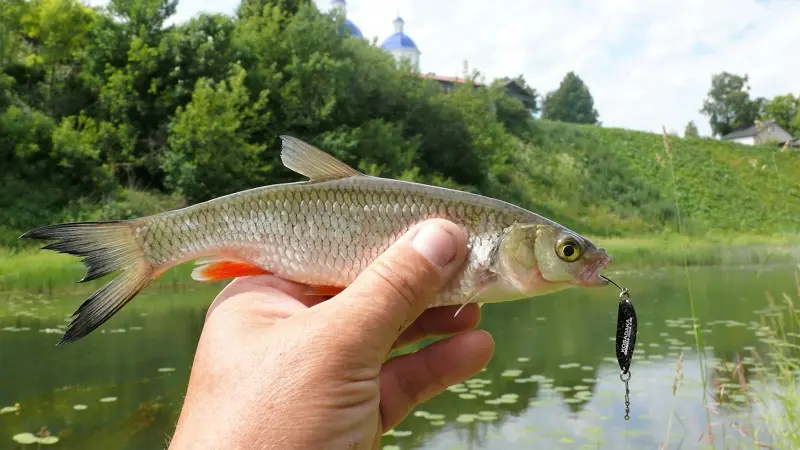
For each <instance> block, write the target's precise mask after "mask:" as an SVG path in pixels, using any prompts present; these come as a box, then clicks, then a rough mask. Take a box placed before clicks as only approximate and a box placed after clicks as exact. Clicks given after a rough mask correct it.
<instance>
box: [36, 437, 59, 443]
mask: <svg viewBox="0 0 800 450" xmlns="http://www.w3.org/2000/svg"><path fill="white" fill-rule="evenodd" d="M38 442H39V444H42V445H53V444H58V436H46V437H43V438H39V439H38Z"/></svg>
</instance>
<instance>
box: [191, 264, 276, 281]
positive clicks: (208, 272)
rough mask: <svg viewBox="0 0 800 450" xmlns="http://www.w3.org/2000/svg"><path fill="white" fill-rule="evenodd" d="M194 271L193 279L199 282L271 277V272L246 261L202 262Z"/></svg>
mask: <svg viewBox="0 0 800 450" xmlns="http://www.w3.org/2000/svg"><path fill="white" fill-rule="evenodd" d="M200 264H202V265H199V266H197V267H195V269H194V270H193V271H192V278H193V279H195V280H197V281H218V280H227V279H229V278H236V277H248V276H251V275H270V274H272V272H270V271H269V270H266V269H263V268H261V267H258V266H256V265H254V264H251V263H248V262H244V261H232V260H222V259H221V260H207V261H205V262H201V263H200Z"/></svg>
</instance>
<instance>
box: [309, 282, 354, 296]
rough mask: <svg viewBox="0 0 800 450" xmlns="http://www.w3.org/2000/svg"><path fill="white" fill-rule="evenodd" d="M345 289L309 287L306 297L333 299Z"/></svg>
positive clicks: (342, 287) (323, 286)
mask: <svg viewBox="0 0 800 450" xmlns="http://www.w3.org/2000/svg"><path fill="white" fill-rule="evenodd" d="M344 289H345V287H344V286H326V285H310V286H308V288H307V289H306V294H307V295H318V296H320V297H333V296H334V295H337V294H339V293H340V292H342V291H343V290H344Z"/></svg>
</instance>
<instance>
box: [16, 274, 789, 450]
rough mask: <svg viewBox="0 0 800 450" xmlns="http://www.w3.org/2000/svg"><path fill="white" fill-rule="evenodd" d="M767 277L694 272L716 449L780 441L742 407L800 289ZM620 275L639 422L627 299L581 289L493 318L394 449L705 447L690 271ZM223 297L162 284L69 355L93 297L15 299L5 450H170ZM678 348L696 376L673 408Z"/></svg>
mask: <svg viewBox="0 0 800 450" xmlns="http://www.w3.org/2000/svg"><path fill="white" fill-rule="evenodd" d="M757 272H758V268H757V267H740V268H697V269H691V271H690V275H691V282H692V291H693V292H694V295H695V301H696V310H697V311H696V312H697V315H698V318H699V324H700V329H701V330H702V332H703V336H704V338H705V344H706V346H707V347H706V351H705V358H706V359H707V362H708V363H709V365H710V366H714V367H716V368H715V369H714V370H711V371H709V373H707V374H706V375H707V379H708V380H709V388H708V392H709V393H711V394H714V393H716V392H719V385H720V384H721V383H722V384H726V392H729V395H725V396H723V397H719V396H710V397H709V399H708V401H709V402H710V403H714V402H718V401H724V403H722V404H720V405H718V406H715V407H714V408H713V409H714V411H712V412H710V413H709V414H710V418H711V422H712V431H713V432H714V435H715V445H716V446H717V447H719V448H726V447H728V448H740V447H741V448H745V447H747V448H752V442H753V440H754V438H753V437H752V434H753V433H754V432H755V431H759V432H760V433H761V434H760V435H759V437H758V439H760V440H762V441H764V440H767V441H768V439H766V438H765V437H764V433H765V431H766V430H765V429H764V426H763V421H760V420H759V419H758V418H757V417H756V416H757V414H758V413H757V411H756V410H755V409H754V407H753V406H748V405H747V404H746V403H741V402H738V403H737V400H741V394H740V391H738V390H737V386H738V385H739V381H738V379H737V377H735V376H733V375H732V372H733V366H735V365H736V363H737V361H738V359H739V358H740V357H741V358H745V362H750V357H751V352H752V351H753V350H755V351H757V352H760V353H764V352H766V351H767V348H766V346H765V344H764V343H763V341H762V340H763V333H761V332H759V330H758V326H759V323H760V320H761V319H760V316H759V315H758V314H756V313H755V311H759V310H763V309H764V308H765V307H766V306H767V305H768V303H767V297H766V293H767V292H769V293H771V294H772V295H773V296H774V297H776V298H778V299H780V298H781V295H782V293H784V292H786V293H789V294H794V293H795V291H796V287H795V284H794V271H793V268H792V267H791V266H773V267H769V268H767V269H766V270H764V271H762V272H761V273H760V275H758V276H757ZM613 278H614V279H615V280H616V281H617V282H619V283H621V284H623V285H624V286H626V287H628V288H629V289H630V292H631V294H632V299H633V303H634V304H635V306H636V309H637V313H638V317H639V336H638V339H637V343H636V352H635V357H634V360H633V365H632V368H631V370H632V372H633V378H632V380H631V418H630V421H627V422H626V421H625V420H624V417H623V416H624V412H625V411H624V409H625V406H624V387H623V384H622V383H621V381H620V380H619V368H618V366H617V363H616V360H615V358H614V342H613V336H614V332H615V326H616V311H617V292H616V291H615V290H614V289H613V288H610V287H609V288H603V289H599V290H577V289H574V290H571V291H565V292H562V293H558V294H554V295H550V296H547V297H542V298H539V299H536V300H534V301H521V302H514V303H508V304H500V305H489V306H487V307H484V309H483V319H482V322H481V325H480V326H481V328H484V329H486V330H489V331H490V332H491V333H492V334H493V335H494V338H495V340H496V353H495V355H494V358H493V359H492V361H491V363H490V364H489V366H488V367H487V369H486V370H485V371H484V372H482V373H480V374H478V375H477V376H475V377H474V378H475V379H477V380H473V381H471V382H470V383H468V384H465V385H463V386H455V387H452V388H451V390H450V391H447V392H445V393H443V394H442V395H440V396H438V397H436V398H434V399H432V400H431V401H429V402H427V403H425V404H423V405H420V406H419V407H418V408H417V409H416V410H415V412H413V413H412V415H410V416H409V417H408V418H407V419H406V420H405V421H404V422H403V423H402V424H400V425H399V426H397V427H396V428H395V430H394V431H393V432H392V433H390V435H388V436H386V437H384V438H383V446H384V448H390V449H391V448H394V449H397V448H402V449H410V448H430V449H448V450H450V449H462V448H463V449H475V448H485V449H513V448H531V446H536V447H537V448H608V449H622V448H656V447H657V446H658V445H659V444H663V443H664V442H665V441H667V440H668V441H669V443H670V448H679V446H681V447H680V448H697V447H698V446H699V445H700V444H698V441H699V440H700V438H701V437H703V436H704V434H705V433H706V423H707V422H706V409H705V408H704V406H703V402H702V386H701V379H700V372H699V365H698V355H697V353H696V352H695V340H694V337H693V328H692V321H691V319H690V318H691V313H690V310H689V302H688V298H687V285H686V277H685V274H684V273H683V269H682V268H681V269H670V270H662V271H656V272H649V273H636V272H626V273H618V274H616V275H614V277H613ZM219 288H220V287H219V285H217V286H198V285H197V284H189V285H188V286H187V287H181V288H180V289H174V287H172V286H169V287H168V286H161V287H160V288H159V287H155V288H150V289H148V290H146V291H145V292H143V293H142V294H140V296H139V297H137V299H136V300H135V301H134V302H132V303H131V304H130V305H128V307H126V308H125V309H124V310H123V311H122V312H120V313H119V314H117V315H116V316H115V317H114V318H113V319H112V320H111V321H110V322H107V323H106V325H104V326H103V327H102V329H101V330H99V331H97V332H95V333H93V334H92V335H90V336H89V337H87V338H85V339H83V340H81V341H80V342H78V343H76V344H73V345H68V346H64V347H55V346H54V344H55V342H56V341H57V340H58V337H59V336H60V330H63V327H64V325H65V324H66V322H65V317H66V316H67V315H68V314H69V313H71V312H72V311H73V310H74V309H75V307H76V306H77V305H78V304H80V302H81V301H82V300H83V299H84V298H85V297H86V295H87V294H88V293H89V292H88V291H86V290H77V291H69V292H65V293H57V292H56V293H54V294H53V295H44V294H36V293H30V292H18V291H17V292H14V293H8V292H6V293H3V296H4V298H5V299H6V300H5V301H4V302H3V305H2V306H0V370H1V371H2V377H0V408H3V407H5V406H13V405H14V404H15V403H17V402H18V403H19V404H20V405H21V406H20V410H19V412H18V413H14V412H9V413H5V414H0V448H17V447H20V448H22V446H21V445H19V444H16V443H14V442H13V441H12V440H11V437H12V436H13V435H15V434H17V433H23V432H31V433H36V432H38V431H39V430H40V429H41V428H42V427H46V428H47V430H48V431H49V432H50V433H51V434H52V435H54V436H58V437H59V438H60V442H59V443H58V444H57V447H59V448H75V449H90V448H98V449H100V448H103V449H105V448H118V449H122V448H130V449H139V448H159V447H162V448H163V447H164V444H165V443H166V442H167V438H168V436H169V435H170V434H171V433H172V431H173V426H174V423H175V421H176V419H177V415H178V412H179V409H180V405H181V399H182V397H183V394H184V390H185V387H186V382H187V379H188V375H189V368H190V364H191V360H192V356H193V353H194V348H195V345H196V342H197V339H198V337H199V334H200V330H201V327H202V323H203V317H204V314H205V308H206V307H207V306H208V304H209V303H210V301H211V299H212V298H213V296H214V294H215V293H216V292H217V291H218V290H219ZM48 329H50V330H49V331H51V332H52V333H48V332H47V331H48ZM53 329H55V330H53ZM681 352H683V354H684V356H683V363H682V368H681V371H680V372H681V373H682V374H683V380H682V384H681V385H680V386H679V387H678V390H677V394H676V396H674V397H673V384H674V382H675V378H676V373H677V371H676V363H677V362H678V358H679V355H680V354H681ZM722 362H728V363H729V364H730V367H728V368H724V367H722V364H721V363H722ZM748 366H752V365H748ZM759 373H761V372H758V371H757V370H756V369H753V370H749V371H747V372H746V381H745V383H746V384H745V385H746V386H749V387H750V388H751V389H759V386H761V381H759ZM767 381H769V380H767ZM464 394H466V395H464ZM101 399H104V400H103V401H101ZM76 406H77V409H76ZM670 421H671V425H670ZM670 427H671V428H670ZM668 429H669V436H668ZM723 443H724V445H723ZM748 443H750V445H748ZM15 446H16V447H15Z"/></svg>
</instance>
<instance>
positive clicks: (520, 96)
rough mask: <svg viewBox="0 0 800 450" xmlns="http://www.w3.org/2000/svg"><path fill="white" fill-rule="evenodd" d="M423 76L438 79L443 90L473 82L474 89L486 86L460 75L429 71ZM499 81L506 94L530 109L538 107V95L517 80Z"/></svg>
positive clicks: (451, 89)
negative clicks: (534, 94) (530, 91)
mask: <svg viewBox="0 0 800 450" xmlns="http://www.w3.org/2000/svg"><path fill="white" fill-rule="evenodd" d="M421 76H422V78H426V79H429V80H434V81H437V82H438V83H439V86H441V87H442V90H443V91H444V92H452V91H453V90H454V89H455V88H456V85H458V84H464V83H472V87H473V89H482V88H485V87H486V85H484V84H483V83H478V82H477V81H472V80H468V79H464V78H458V77H448V76H444V75H437V74H435V73H427V74H424V75H421ZM498 83H499V84H500V86H501V87H502V88H503V90H504V91H505V93H506V95H509V96H510V97H513V98H516V99H517V100H519V101H520V102H522V104H523V105H525V107H526V108H528V109H529V110H535V109H536V97H534V96H532V95H531V94H530V93H529V92H528V91H527V90H526V89H525V88H524V87H522V86H521V85H520V84H519V83H518V82H517V81H516V80H513V79H510V78H503V79H501V80H498Z"/></svg>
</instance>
